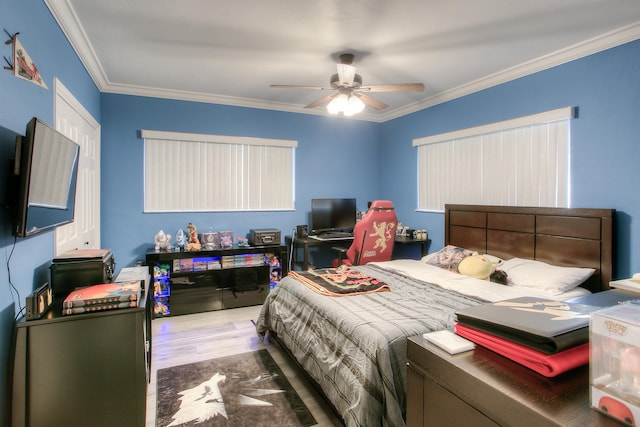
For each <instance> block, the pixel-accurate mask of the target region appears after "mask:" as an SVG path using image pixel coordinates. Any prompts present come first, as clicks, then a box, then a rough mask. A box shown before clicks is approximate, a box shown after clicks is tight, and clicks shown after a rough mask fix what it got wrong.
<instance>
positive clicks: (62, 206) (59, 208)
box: [9, 117, 80, 237]
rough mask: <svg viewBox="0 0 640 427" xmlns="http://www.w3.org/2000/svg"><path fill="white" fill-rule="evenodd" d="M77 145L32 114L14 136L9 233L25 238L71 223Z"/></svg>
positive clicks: (77, 157)
mask: <svg viewBox="0 0 640 427" xmlns="http://www.w3.org/2000/svg"><path fill="white" fill-rule="evenodd" d="M79 155H80V146H79V145H78V144H76V143H75V142H73V141H72V140H71V139H69V138H67V137H66V136H65V135H63V134H62V133H60V132H58V131H56V130H55V129H52V128H51V127H49V126H47V125H46V124H45V123H44V122H42V121H41V120H40V119H38V118H36V117H34V118H33V119H31V120H30V121H29V123H28V124H27V128H26V134H25V136H24V137H22V136H17V137H16V152H15V160H14V167H13V177H12V178H13V179H12V180H11V182H13V184H11V185H13V186H14V188H13V189H12V194H11V202H10V203H9V204H10V205H11V207H12V208H13V229H12V234H13V235H14V236H16V237H28V236H31V235H34V234H37V233H41V232H43V231H46V230H51V229H53V228H55V227H58V226H60V225H63V224H67V223H70V222H73V220H74V215H75V201H76V185H77V177H78V160H79Z"/></svg>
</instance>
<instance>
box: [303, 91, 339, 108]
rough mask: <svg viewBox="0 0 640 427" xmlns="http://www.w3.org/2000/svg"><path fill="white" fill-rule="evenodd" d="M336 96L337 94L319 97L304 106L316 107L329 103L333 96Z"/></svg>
mask: <svg viewBox="0 0 640 427" xmlns="http://www.w3.org/2000/svg"><path fill="white" fill-rule="evenodd" d="M334 96H335V94H334V95H327V96H323V97H322V98H320V99H318V100H316V101H313V102H312V103H311V104H309V105H305V107H304V108H316V107H318V106H320V105H324V104H328V103H329V101H331V98H333V97H334Z"/></svg>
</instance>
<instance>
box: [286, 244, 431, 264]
mask: <svg viewBox="0 0 640 427" xmlns="http://www.w3.org/2000/svg"><path fill="white" fill-rule="evenodd" d="M352 241H353V239H335V240H319V239H314V238H312V237H294V238H293V244H292V242H291V236H285V243H286V245H287V246H291V251H292V258H293V264H294V265H299V266H300V268H302V270H307V269H308V268H309V247H311V246H328V247H333V246H344V247H348V246H350V245H351V242H352ZM429 243H431V240H429V239H408V238H406V237H405V236H396V237H395V241H394V244H396V245H420V249H421V253H422V256H425V255H426V254H427V250H428V248H429ZM300 247H302V253H303V255H302V261H298V260H297V254H298V250H299V249H300ZM292 269H293V268H292Z"/></svg>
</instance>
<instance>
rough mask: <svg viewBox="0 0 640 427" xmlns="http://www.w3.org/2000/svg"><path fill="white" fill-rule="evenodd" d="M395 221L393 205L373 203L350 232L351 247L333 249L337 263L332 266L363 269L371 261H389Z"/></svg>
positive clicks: (381, 201)
mask: <svg viewBox="0 0 640 427" xmlns="http://www.w3.org/2000/svg"><path fill="white" fill-rule="evenodd" d="M397 223H398V218H397V217H396V213H395V210H394V209H393V203H391V202H390V201H388V200H376V201H374V202H372V203H371V206H370V207H369V210H368V211H367V213H365V214H364V216H363V217H362V219H361V220H360V221H358V222H357V223H356V225H355V227H354V228H353V243H352V244H351V246H350V247H349V249H344V248H334V249H335V250H337V251H338V259H335V260H334V261H333V266H334V267H338V266H340V265H341V264H344V265H363V264H366V263H368V262H373V261H389V260H390V259H391V254H392V252H393V242H394V239H395V235H396V225H397Z"/></svg>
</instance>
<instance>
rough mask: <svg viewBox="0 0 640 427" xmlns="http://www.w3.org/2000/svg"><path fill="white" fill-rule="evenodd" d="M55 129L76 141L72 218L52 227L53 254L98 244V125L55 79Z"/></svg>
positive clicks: (98, 245)
mask: <svg viewBox="0 0 640 427" xmlns="http://www.w3.org/2000/svg"><path fill="white" fill-rule="evenodd" d="M54 85H55V92H56V98H55V102H54V115H55V121H56V129H57V130H58V131H60V132H62V133H64V134H65V135H67V136H68V137H69V138H71V139H72V140H73V141H75V142H76V143H77V144H79V145H80V158H79V161H78V184H77V187H76V210H75V219H74V221H73V222H72V223H71V224H67V225H63V226H61V227H58V228H56V231H55V234H56V256H58V255H60V254H62V253H63V252H65V251H68V250H70V249H98V248H100V125H99V124H98V122H97V121H96V120H95V119H94V118H93V117H92V116H91V114H89V112H88V111H87V110H86V109H85V108H84V107H83V106H82V105H81V104H80V103H79V102H78V100H77V99H76V98H75V97H74V96H73V95H72V94H71V92H69V90H68V89H67V88H65V87H64V85H63V84H62V83H61V82H60V81H59V80H58V79H55V82H54Z"/></svg>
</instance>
